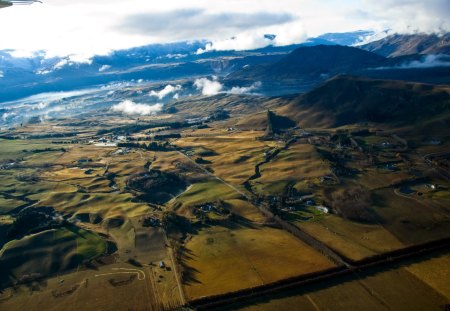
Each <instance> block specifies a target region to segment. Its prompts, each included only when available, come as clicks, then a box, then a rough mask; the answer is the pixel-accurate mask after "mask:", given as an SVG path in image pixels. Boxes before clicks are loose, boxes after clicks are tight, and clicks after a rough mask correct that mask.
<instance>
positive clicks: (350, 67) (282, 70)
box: [227, 45, 385, 81]
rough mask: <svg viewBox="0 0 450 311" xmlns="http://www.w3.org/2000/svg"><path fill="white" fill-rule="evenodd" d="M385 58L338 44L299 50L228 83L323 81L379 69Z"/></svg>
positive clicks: (243, 72) (236, 75)
mask: <svg viewBox="0 0 450 311" xmlns="http://www.w3.org/2000/svg"><path fill="white" fill-rule="evenodd" d="M384 63H385V58H384V57H382V56H379V55H376V54H374V53H371V52H367V51H364V50H361V49H358V48H352V47H347V46H339V45H318V46H311V47H300V48H298V49H296V50H294V51H293V52H292V53H290V54H289V55H287V56H286V57H284V58H282V59H281V60H280V61H278V62H275V63H272V64H266V65H257V66H248V67H247V68H244V69H243V70H240V71H237V72H235V73H232V74H231V75H229V76H228V77H227V78H228V79H229V80H261V81H268V80H269V81H270V80H278V79H299V80H324V79H326V78H327V77H330V76H333V75H336V74H346V73H352V72H355V71H359V70H362V69H366V68H370V67H379V66H382V65H383V64H384Z"/></svg>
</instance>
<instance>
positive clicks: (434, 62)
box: [375, 55, 450, 70]
mask: <svg viewBox="0 0 450 311" xmlns="http://www.w3.org/2000/svg"><path fill="white" fill-rule="evenodd" d="M435 67H450V57H449V56H448V55H426V56H425V57H423V58H422V59H421V60H414V61H410V62H405V63H403V64H400V65H398V66H392V67H378V68H375V69H377V70H384V69H414V68H418V69H420V68H435Z"/></svg>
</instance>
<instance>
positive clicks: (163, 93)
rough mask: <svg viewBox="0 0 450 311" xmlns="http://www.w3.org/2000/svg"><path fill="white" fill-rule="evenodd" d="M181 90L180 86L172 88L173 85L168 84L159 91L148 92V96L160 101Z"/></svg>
mask: <svg viewBox="0 0 450 311" xmlns="http://www.w3.org/2000/svg"><path fill="white" fill-rule="evenodd" d="M181 89H182V87H181V85H175V86H173V85H170V84H168V85H166V86H165V87H164V88H163V89H162V90H161V91H154V90H152V91H150V94H149V95H150V96H153V97H156V98H158V99H159V100H161V99H163V98H164V97H166V96H167V95H169V94H172V93H175V92H178V91H180V90H181Z"/></svg>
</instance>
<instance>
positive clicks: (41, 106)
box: [32, 102, 50, 110]
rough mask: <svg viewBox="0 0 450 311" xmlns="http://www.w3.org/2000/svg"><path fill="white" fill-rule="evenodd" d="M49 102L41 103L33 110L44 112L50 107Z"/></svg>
mask: <svg viewBox="0 0 450 311" xmlns="http://www.w3.org/2000/svg"><path fill="white" fill-rule="evenodd" d="M49 104H50V103H49V102H40V103H37V104H36V105H34V106H33V108H32V109H33V110H42V109H45V108H47V107H48V105H49Z"/></svg>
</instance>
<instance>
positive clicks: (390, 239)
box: [296, 215, 404, 260]
mask: <svg viewBox="0 0 450 311" xmlns="http://www.w3.org/2000/svg"><path fill="white" fill-rule="evenodd" d="M296 225H297V226H299V227H300V228H302V229H303V230H305V231H306V232H308V233H309V234H311V235H312V236H314V237H315V238H316V239H318V240H320V241H322V242H324V243H325V244H327V245H328V246H330V247H331V248H333V249H335V250H336V251H338V252H339V253H341V254H343V255H344V256H346V257H348V258H350V259H353V260H359V259H362V258H364V257H369V256H373V255H376V254H380V253H384V252H388V251H392V250H396V249H400V248H402V247H404V245H403V244H402V243H401V242H400V241H399V240H397V238H396V237H395V236H394V235H392V234H391V233H390V232H389V231H388V230H386V229H384V228H383V227H382V226H380V225H369V224H361V223H356V222H352V221H350V220H346V219H343V218H341V217H338V216H334V215H327V216H325V217H323V218H322V219H320V220H317V221H302V222H297V223H296Z"/></svg>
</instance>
